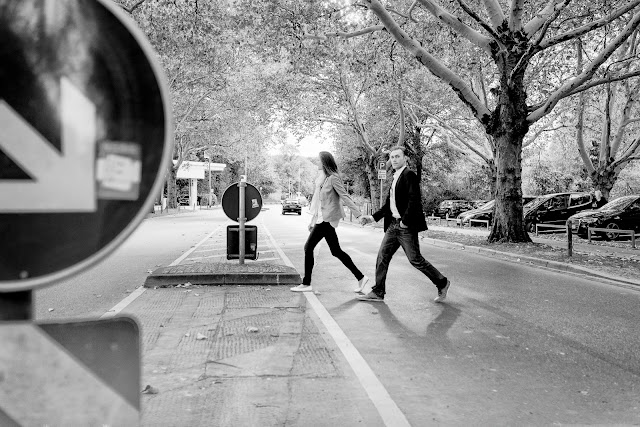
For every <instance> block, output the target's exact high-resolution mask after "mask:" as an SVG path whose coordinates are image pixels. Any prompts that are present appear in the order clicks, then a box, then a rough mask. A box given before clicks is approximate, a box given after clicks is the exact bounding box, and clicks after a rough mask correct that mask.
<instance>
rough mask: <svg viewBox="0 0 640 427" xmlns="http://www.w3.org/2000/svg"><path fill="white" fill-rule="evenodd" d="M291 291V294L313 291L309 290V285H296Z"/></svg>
mask: <svg viewBox="0 0 640 427" xmlns="http://www.w3.org/2000/svg"><path fill="white" fill-rule="evenodd" d="M291 290H292V291H293V292H311V291H313V289H311V285H298V286H294V287H293V288H291Z"/></svg>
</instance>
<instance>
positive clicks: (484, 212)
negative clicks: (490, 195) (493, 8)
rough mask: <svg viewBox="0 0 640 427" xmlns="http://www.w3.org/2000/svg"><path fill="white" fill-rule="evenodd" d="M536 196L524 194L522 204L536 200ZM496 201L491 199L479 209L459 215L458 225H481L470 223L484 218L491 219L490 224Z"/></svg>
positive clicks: (485, 219)
mask: <svg viewBox="0 0 640 427" xmlns="http://www.w3.org/2000/svg"><path fill="white" fill-rule="evenodd" d="M535 198H536V197H535V196H522V204H523V205H526V204H527V203H528V202H530V201H532V200H534V199H535ZM495 204H496V201H495V200H491V201H489V202H486V203H485V204H484V205H482V206H480V207H479V208H477V209H471V210H470V211H466V212H462V213H461V214H460V215H458V218H457V219H458V220H459V221H458V225H469V224H471V225H474V224H475V225H481V223H470V220H472V219H477V220H484V221H489V224H491V223H493V207H494V206H495Z"/></svg>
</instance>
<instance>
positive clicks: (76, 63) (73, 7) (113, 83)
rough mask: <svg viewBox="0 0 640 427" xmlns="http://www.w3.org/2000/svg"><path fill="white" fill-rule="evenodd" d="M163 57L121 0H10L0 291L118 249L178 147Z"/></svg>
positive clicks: (2, 105)
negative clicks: (174, 147) (158, 56)
mask: <svg viewBox="0 0 640 427" xmlns="http://www.w3.org/2000/svg"><path fill="white" fill-rule="evenodd" d="M155 58H156V54H155V53H154V52H153V49H152V47H151V46H150V44H149V43H148V41H147V40H146V38H145V36H144V35H143V34H142V32H141V31H140V30H139V28H138V27H137V26H136V24H135V23H134V22H133V21H132V20H131V19H130V18H129V17H128V16H127V15H126V14H125V13H124V12H123V11H122V9H121V8H119V7H118V6H117V4H116V3H115V2H112V1H110V0H56V1H41V0H20V1H15V0H0V241H1V242H2V244H0V292H12V291H19V290H27V289H34V288H36V287H40V286H44V285H48V284H51V283H53V282H55V281H56V280H59V279H61V278H64V277H68V276H69V275H71V274H73V273H76V272H79V271H82V270H84V269H85V268H87V267H88V266H89V265H91V264H93V263H95V262H96V261H98V260H100V259H102V258H103V257H104V256H105V255H106V254H108V253H109V252H111V251H112V250H113V249H115V248H116V247H117V246H118V245H119V244H120V243H122V241H124V239H125V238H126V237H127V236H128V235H129V234H130V233H131V232H132V231H133V230H134V229H135V227H136V226H137V225H138V224H139V223H140V221H142V219H143V218H144V216H145V215H146V213H147V212H149V210H150V209H151V205H152V204H153V201H154V200H153V199H154V196H155V195H157V194H158V193H159V190H160V185H161V180H162V177H163V175H164V173H163V172H164V170H165V166H166V165H168V164H169V160H170V156H171V154H172V144H173V135H172V128H173V127H172V125H171V112H170V105H171V104H170V102H169V100H168V89H167V85H166V83H165V78H164V74H163V71H162V69H161V67H160V65H159V64H158V62H157V60H156V59H155Z"/></svg>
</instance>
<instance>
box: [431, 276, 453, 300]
mask: <svg viewBox="0 0 640 427" xmlns="http://www.w3.org/2000/svg"><path fill="white" fill-rule="evenodd" d="M449 286H451V282H450V281H449V279H447V284H446V285H444V288H442V289H438V296H437V297H436V299H434V300H433V301H434V302H442V301H444V300H445V299H447V292H448V291H449Z"/></svg>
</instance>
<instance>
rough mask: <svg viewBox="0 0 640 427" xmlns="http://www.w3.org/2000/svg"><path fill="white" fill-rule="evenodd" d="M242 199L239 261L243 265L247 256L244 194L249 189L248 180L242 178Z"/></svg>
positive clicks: (239, 211)
mask: <svg viewBox="0 0 640 427" xmlns="http://www.w3.org/2000/svg"><path fill="white" fill-rule="evenodd" d="M238 187H239V191H240V197H239V199H240V200H239V205H238V215H239V217H238V227H239V228H238V261H239V263H240V264H241V265H242V264H244V255H245V249H246V248H245V241H244V240H245V231H246V230H245V226H244V223H245V221H246V220H247V218H246V216H245V208H246V207H245V201H244V192H245V188H246V187H247V181H246V178H244V177H242V178H240V182H239V183H238Z"/></svg>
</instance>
